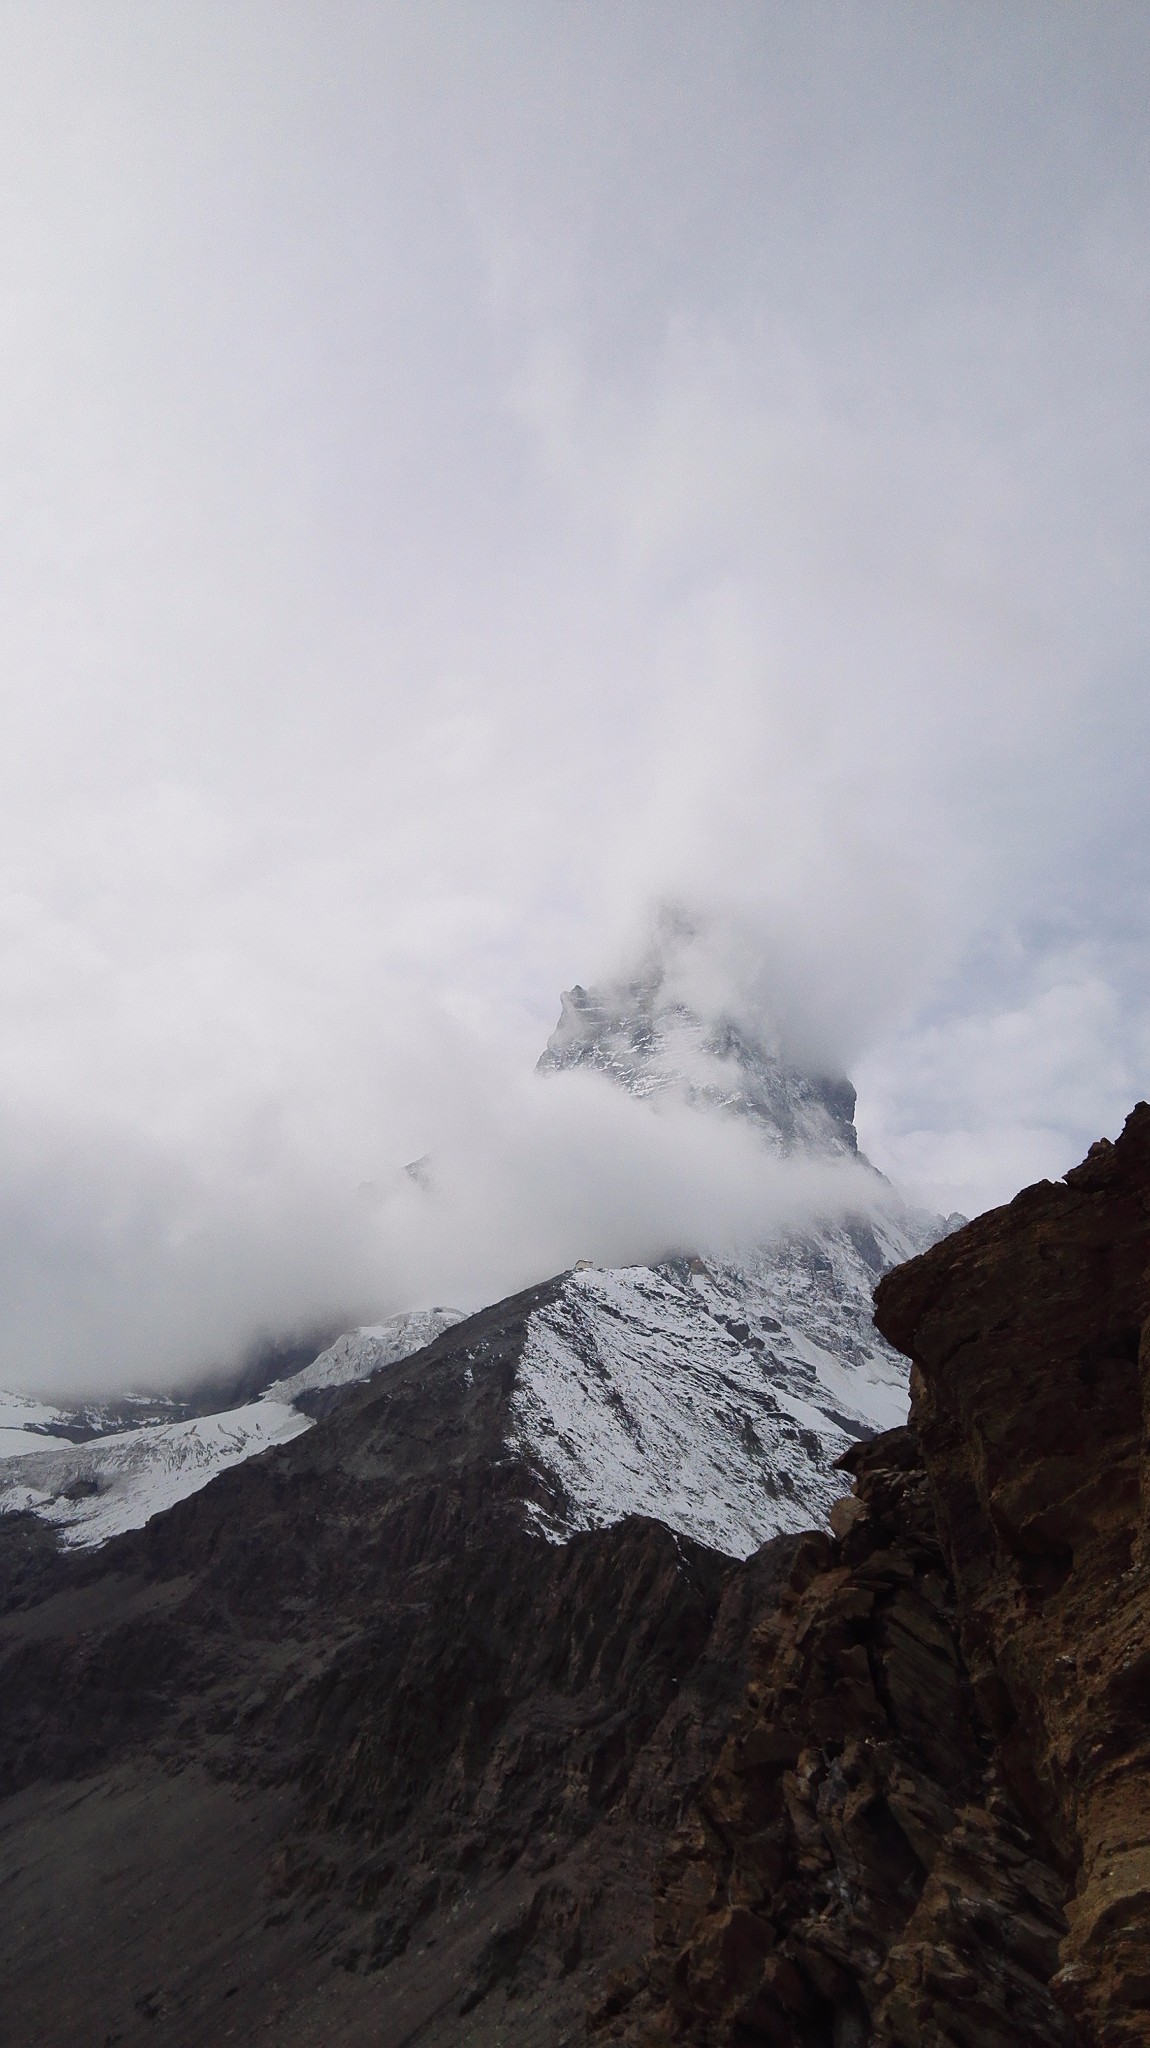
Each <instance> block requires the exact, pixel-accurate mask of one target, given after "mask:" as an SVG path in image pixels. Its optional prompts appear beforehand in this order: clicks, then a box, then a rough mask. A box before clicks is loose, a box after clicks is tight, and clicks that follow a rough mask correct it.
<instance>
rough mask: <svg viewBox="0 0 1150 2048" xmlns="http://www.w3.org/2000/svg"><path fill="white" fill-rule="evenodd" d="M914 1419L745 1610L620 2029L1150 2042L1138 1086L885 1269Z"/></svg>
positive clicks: (1146, 1167) (870, 1448)
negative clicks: (1076, 1158)
mask: <svg viewBox="0 0 1150 2048" xmlns="http://www.w3.org/2000/svg"><path fill="white" fill-rule="evenodd" d="M876 1300H877V1319H878V1322H879V1325H880V1327H881V1328H882V1329H883V1330H885V1332H886V1334H887V1335H888V1337H889V1338H890V1339H891V1341H892V1342H894V1343H896V1344H898V1345H899V1346H900V1347H901V1348H902V1349H903V1350H904V1351H905V1352H906V1353H907V1354H908V1355H909V1356H910V1357H911V1358H912V1359H913V1361H914V1372H913V1376H912V1411H911V1428H910V1429H909V1430H904V1431H896V1432H892V1433H891V1434H890V1435H888V1436H885V1437H882V1438H879V1439H878V1440H877V1441H875V1442H873V1443H871V1444H868V1445H865V1446H860V1447H859V1448H858V1449H857V1450H856V1451H854V1452H852V1453H851V1454H849V1458H848V1463H849V1465H850V1467H851V1469H852V1470H853V1471H854V1472H855V1473H856V1475H857V1480H856V1489H855V1494H854V1497H853V1498H852V1499H850V1500H844V1501H842V1502H840V1503H839V1504H838V1506H837V1507H836V1509H835V1510H834V1513H833V1516H832V1525H833V1530H834V1535H833V1537H832V1538H829V1539H828V1538H825V1537H821V1536H815V1535H812V1536H811V1537H809V1538H808V1539H806V1541H805V1542H804V1543H802V1544H801V1545H800V1546H799V1548H798V1550H797V1551H796V1553H795V1555H794V1557H793V1559H792V1562H791V1564H790V1567H789V1571H788V1573H787V1576H786V1581H785V1584H784V1586H783V1589H782V1591H781V1594H780V1597H779V1601H778V1605H777V1608H776V1609H775V1610H774V1612H772V1613H771V1614H770V1615H769V1616H768V1617H767V1618H766V1619H765V1621H763V1622H762V1623H760V1624H759V1625H758V1627H757V1629H756V1633H755V1635H754V1638H753V1641H752V1644H751V1649H750V1667H751V1668H750V1676H749V1682H748V1686H747V1689H746V1693H745V1697H744V1702H743V1705H742V1708H741V1710H740V1712H739V1713H738V1715H737V1716H736V1718H735V1721H734V1723H733V1726H732V1729H731V1731H730V1733H729V1735H728V1738H727V1741H726V1743H725V1745H724V1748H723V1752H722V1755H721V1758H720V1761H719V1763H718V1766H717V1767H716V1769H715V1771H714V1772H713V1773H712V1774H711V1775H710V1777H709V1778H708V1780H707V1782H706V1784H705V1785H704V1786H703V1788H702V1789H701V1790H700V1793H699V1794H698V1796H697V1797H696V1799H695V1800H694V1801H693V1802H692V1806H691V1811H690V1814H689V1817H688V1819H687V1820H686V1822H685V1823H684V1825H683V1826H682V1827H681V1828H680V1829H679V1830H678V1831H676V1833H675V1835H674V1837H673V1839H672V1842H671V1844H670V1846H669V1848H668V1850H667V1852H666V1853H665V1855H664V1858H663V1861H662V1866H661V1872H660V1876H659V1879H658V1882H657V1888H656V1893H657V1903H656V1925H655V1943H654V1947H653V1949H652V1951H651V1953H650V1955H649V1957H648V1961H647V1964H646V1967H645V1968H644V1969H643V1970H642V1971H640V1972H639V1973H637V1974H636V1975H635V1976H634V1977H632V1978H631V1979H630V1980H620V1981H618V1982H616V1983H615V1984H614V1985H612V1986H611V1987H609V1988H608V1991H607V1993H606V1995H605V1997H604V1999H603V2000H602V2001H601V2003H600V2005H599V2007H598V2009H597V2011H596V2012H595V2014H594V2015H593V2025H594V2029H595V2031H596V2032H598V2033H599V2034H600V2035H601V2036H605V2037H615V2038H619V2039H624V2040H626V2041H628V2042H630V2043H634V2044H639V2043H643V2044H647V2048H655V2044H671V2043H685V2042H688V2041H689V2042H690V2043H692V2044H693V2048H718V2044H720V2043H721V2044H724V2048H727V2044H730V2048H734V2044H736V2043H737V2044H745V2048H752V2044H758V2043H764V2044H765V2043H803V2042H810V2043H819V2044H828V2048H830V2044H832V2043H833V2044H834V2048H846V2044H855V2043H858V2044H860V2048H861V2044H867V2043H875V2044H878V2043H883V2044H891V2048H894V2044H899V2048H942V2044H943V2043H960V2044H963V2048H1007V2044H1015V2043H1021V2042H1025V2043H1028V2044H1035V2048H1043V2044H1047V2043H1049V2044H1055V2043H1057V2044H1070V2043H1074V2042H1078V2043H1082V2044H1090V2048H1126V2044H1133V2043H1145V2042H1147V2041H1150V1556H1148V1554H1147V1500H1148V1494H1147V1479H1148V1465H1147V1430H1146V1417H1147V1402H1146V1379H1147V1368H1148V1366H1150V1108H1148V1107H1147V1105H1145V1104H1140V1105H1139V1107H1138V1108H1137V1109H1136V1110H1135V1112H1134V1114H1133V1115H1132V1116H1131V1117H1130V1118H1129V1120H1128V1122H1127V1125H1126V1128H1125V1130H1124V1131H1123V1134H1122V1136H1121V1138H1120V1139H1119V1140H1118V1142H1117V1144H1115V1145H1110V1144H1108V1143H1105V1142H1103V1143H1101V1144H1099V1145H1096V1146H1094V1147H1093V1148H1092V1150H1091V1153H1090V1155H1089V1157H1088V1159H1087V1160H1086V1161H1085V1162H1084V1164H1083V1165H1082V1166H1080V1167H1078V1168H1077V1169H1075V1171H1074V1172H1072V1173H1070V1174H1068V1175H1067V1176H1066V1180H1065V1182H1064V1183H1062V1184H1059V1185H1051V1184H1049V1183H1046V1182H1043V1183H1040V1184H1039V1185H1038V1186H1037V1187H1033V1188H1029V1189H1027V1190H1026V1191H1025V1192H1024V1193H1023V1194H1021V1195H1019V1196H1018V1198H1017V1199H1016V1200H1015V1201H1014V1202H1012V1203H1011V1204H1009V1206H1008V1207H1006V1208H1004V1209H998V1210H994V1211H992V1212H991V1213H990V1214H988V1215H986V1216H983V1217H980V1218H979V1219H978V1220H977V1221H976V1222H975V1223H973V1224H971V1225H969V1226H968V1227H967V1228H966V1229H965V1230H963V1231H962V1232H960V1233H959V1234H958V1235H957V1236H955V1237H952V1238H948V1239H947V1240H946V1241H945V1242H944V1243H942V1244H939V1245H936V1246H935V1247H934V1248H933V1249H932V1250H931V1251H929V1252H927V1253H926V1254H925V1255H924V1256H922V1257H920V1258H918V1259H915V1260H912V1261H911V1262H910V1263H909V1264H907V1265H905V1266H903V1267H902V1268H900V1269H899V1270H897V1271H896V1272H894V1273H891V1274H889V1275H888V1276H887V1277H886V1278H885V1279H884V1280H883V1281H882V1282H881V1283H880V1285H879V1288H878V1290H877V1296H876Z"/></svg>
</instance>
